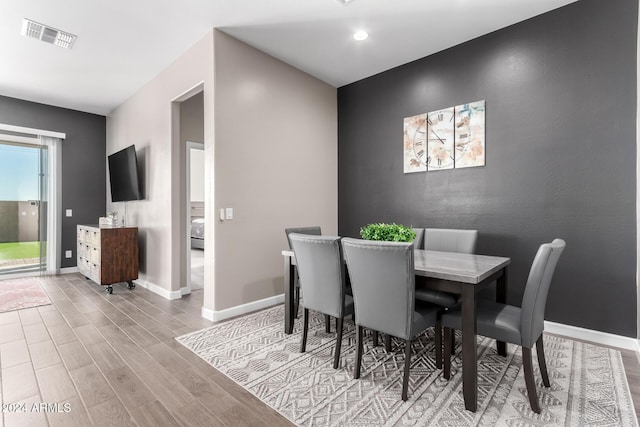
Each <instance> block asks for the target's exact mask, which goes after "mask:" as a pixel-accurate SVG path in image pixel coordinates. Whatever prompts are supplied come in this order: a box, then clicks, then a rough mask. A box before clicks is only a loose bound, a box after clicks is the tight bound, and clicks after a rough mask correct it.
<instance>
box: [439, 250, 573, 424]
mask: <svg viewBox="0 0 640 427" xmlns="http://www.w3.org/2000/svg"><path fill="white" fill-rule="evenodd" d="M564 248H565V242H564V240H562V239H555V240H554V241H553V242H551V243H545V244H543V245H541V246H540V248H539V249H538V253H537V254H536V257H535V258H534V260H533V264H532V265H531V270H530V271H529V278H528V279H527V285H526V287H525V290H524V296H523V298H522V307H515V306H512V305H507V304H499V303H496V302H493V301H484V300H481V301H478V304H477V308H476V325H477V331H478V334H480V335H484V336H486V337H490V338H495V339H496V340H498V341H506V342H509V343H512V344H517V345H519V346H521V347H522V364H523V367H524V379H525V382H526V384H527V393H528V394H529V403H530V404H531V409H532V410H533V411H534V412H535V413H537V414H539V413H540V404H539V402H538V394H537V392H536V384H535V380H534V378H533V364H532V361H531V349H532V348H533V346H534V345H535V346H536V351H537V353H538V365H539V366H540V374H541V376H542V382H543V384H544V385H545V387H549V386H550V383H549V375H548V373H547V364H546V362H545V358H544V345H543V342H542V331H543V329H544V309H545V305H546V303H547V294H548V292H549V285H550V284H551V279H552V277H553V273H554V271H555V269H556V265H557V264H558V259H560V255H561V254H562V251H564ZM442 325H443V326H444V332H445V333H444V343H445V344H444V345H445V354H444V377H445V378H446V379H449V376H450V373H451V340H450V339H449V338H450V336H451V329H452V328H454V329H459V328H460V326H461V316H460V309H459V308H455V309H450V310H449V311H447V312H446V313H445V314H443V315H442Z"/></svg>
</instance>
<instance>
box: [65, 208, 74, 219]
mask: <svg viewBox="0 0 640 427" xmlns="http://www.w3.org/2000/svg"><path fill="white" fill-rule="evenodd" d="M66 215H67V216H68V217H70V216H73V211H72V210H71V209H67V211H66Z"/></svg>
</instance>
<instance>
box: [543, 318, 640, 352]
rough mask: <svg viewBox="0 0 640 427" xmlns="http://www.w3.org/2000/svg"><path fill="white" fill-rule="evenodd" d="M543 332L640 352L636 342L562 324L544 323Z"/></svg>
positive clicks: (631, 339)
mask: <svg viewBox="0 0 640 427" xmlns="http://www.w3.org/2000/svg"><path fill="white" fill-rule="evenodd" d="M544 330H545V332H550V333H552V334H556V335H563V336H565V337H569V338H576V339H579V340H583V341H591V342H594V343H596V344H602V345H608V346H611V347H618V348H624V349H627V350H633V351H636V352H638V351H640V347H639V346H638V340H637V339H635V338H631V337H623V336H622V335H614V334H610V333H607V332H600V331H594V330H593V329H585V328H579V327H577V326H571V325H565V324H562V323H555V322H549V321H547V320H545V321H544Z"/></svg>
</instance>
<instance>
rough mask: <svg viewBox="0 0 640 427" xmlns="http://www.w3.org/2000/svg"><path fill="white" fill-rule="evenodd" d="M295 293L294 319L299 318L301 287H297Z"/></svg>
mask: <svg viewBox="0 0 640 427" xmlns="http://www.w3.org/2000/svg"><path fill="white" fill-rule="evenodd" d="M294 289H295V290H294V291H293V317H294V318H296V319H297V318H298V308H299V307H300V287H299V286H296V287H295V288H294Z"/></svg>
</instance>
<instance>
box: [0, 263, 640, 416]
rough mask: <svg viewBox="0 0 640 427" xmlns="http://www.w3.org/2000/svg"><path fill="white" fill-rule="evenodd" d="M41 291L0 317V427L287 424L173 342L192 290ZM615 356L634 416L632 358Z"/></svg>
mask: <svg viewBox="0 0 640 427" xmlns="http://www.w3.org/2000/svg"><path fill="white" fill-rule="evenodd" d="M41 283H42V285H43V287H44V288H45V290H46V292H47V294H48V295H49V297H50V298H51V300H52V302H53V304H52V305H48V306H42V307H36V308H29V309H24V310H19V311H13V312H8V313H0V368H1V369H0V398H1V400H2V402H4V403H5V404H6V403H16V404H19V405H18V408H22V409H24V408H26V409H27V412H4V413H3V414H2V417H1V418H0V427H3V426H7V427H12V426H29V425H33V426H65V427H70V426H83V427H84V426H89V425H106V426H200V425H203V426H264V425H269V426H292V425H293V424H292V423H290V422H289V421H288V420H286V419H285V418H284V417H282V416H281V415H279V414H278V413H277V412H275V411H274V410H273V409H271V408H269V407H268V406H266V405H265V404H264V403H262V402H261V401H260V400H258V399H257V398H255V397H254V396H253V395H251V394H250V393H249V392H247V391H246V390H244V389H243V388H242V387H240V386H238V385H237V384H236V383H234V382H233V381H232V380H230V379H229V378H227V377H226V376H225V375H223V374H221V373H220V372H218V371H217V370H216V369H214V368H212V367H211V366H210V365H209V364H207V363H206V362H204V361H202V360H201V359H200V358H198V357H197V356H196V355H194V354H193V353H191V352H190V351H189V350H187V349H185V348H184V347H182V346H181V345H180V344H178V343H177V342H176V341H175V340H174V338H175V337H177V336H179V335H183V334H185V333H188V332H192V331H195V330H198V329H201V328H204V327H207V326H210V325H211V324H212V322H209V321H206V320H204V319H202V318H201V317H200V308H201V307H202V291H194V292H193V293H192V294H191V295H189V296H185V297H184V298H183V299H181V300H176V301H168V300H166V299H164V298H162V297H160V296H158V295H155V294H153V293H151V292H149V291H147V290H145V289H141V288H137V289H135V290H133V291H131V290H129V289H127V287H126V285H124V284H121V285H117V286H114V293H113V294H112V295H109V294H107V293H106V292H105V291H104V288H103V287H101V286H98V285H96V284H94V283H93V282H89V281H87V280H85V279H84V277H82V276H80V275H78V274H70V275H62V276H54V277H46V278H43V279H41ZM622 354H623V360H624V364H625V368H626V372H627V379H628V381H629V386H630V389H631V393H632V395H633V399H634V404H635V407H636V414H639V415H640V411H639V409H640V363H639V361H638V355H637V354H636V353H635V352H632V351H628V350H622ZM39 403H46V404H55V403H58V404H59V405H57V406H56V405H52V406H50V407H48V408H46V409H47V410H44V409H43V408H41V409H42V410H40V411H32V409H33V408H35V409H38V408H40V407H39V406H38V404H39ZM34 405H35V406H34ZM65 405H66V406H65Z"/></svg>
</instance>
